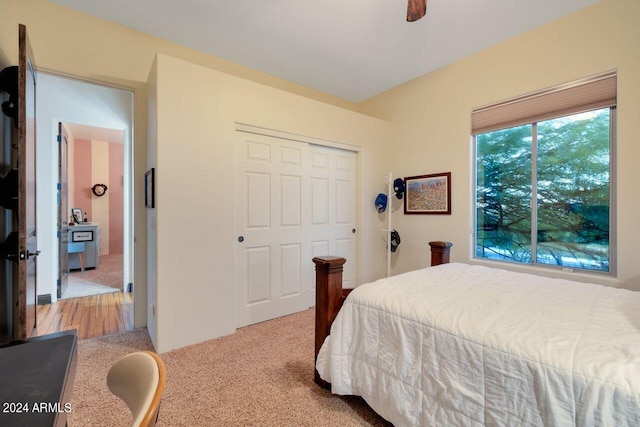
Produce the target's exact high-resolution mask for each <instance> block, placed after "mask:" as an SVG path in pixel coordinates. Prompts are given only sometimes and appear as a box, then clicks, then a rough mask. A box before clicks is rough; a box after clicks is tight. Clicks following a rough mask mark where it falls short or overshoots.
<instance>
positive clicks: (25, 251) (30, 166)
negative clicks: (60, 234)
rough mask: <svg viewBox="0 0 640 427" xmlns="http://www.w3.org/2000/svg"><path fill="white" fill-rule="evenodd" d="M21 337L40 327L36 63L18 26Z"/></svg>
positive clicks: (19, 314) (19, 309)
mask: <svg viewBox="0 0 640 427" xmlns="http://www.w3.org/2000/svg"><path fill="white" fill-rule="evenodd" d="M18 106H19V107H18V251H19V252H18V254H19V261H18V292H17V295H18V310H17V315H18V322H17V324H18V339H26V338H29V337H31V336H32V335H33V333H34V331H35V327H36V310H37V293H36V260H37V255H38V253H39V252H38V250H37V243H38V242H37V233H36V132H35V131H36V66H35V61H34V58H33V51H32V50H31V44H30V43H29V38H28V36H27V28H26V27H25V26H24V25H20V26H19V29H18Z"/></svg>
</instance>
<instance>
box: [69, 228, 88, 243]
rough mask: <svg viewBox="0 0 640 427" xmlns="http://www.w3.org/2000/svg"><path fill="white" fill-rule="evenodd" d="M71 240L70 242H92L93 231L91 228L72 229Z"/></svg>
mask: <svg viewBox="0 0 640 427" xmlns="http://www.w3.org/2000/svg"><path fill="white" fill-rule="evenodd" d="M71 241H72V242H92V241H93V231H92V230H82V231H72V232H71Z"/></svg>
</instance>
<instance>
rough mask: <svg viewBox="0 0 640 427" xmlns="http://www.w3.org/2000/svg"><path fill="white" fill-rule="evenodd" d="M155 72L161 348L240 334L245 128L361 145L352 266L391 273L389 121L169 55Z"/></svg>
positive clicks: (160, 58) (161, 59) (369, 273)
mask: <svg viewBox="0 0 640 427" xmlns="http://www.w3.org/2000/svg"><path fill="white" fill-rule="evenodd" d="M156 67H157V84H156V85H155V86H156V88H157V112H158V113H157V154H156V155H157V158H156V160H157V163H156V164H157V166H156V167H157V171H158V175H157V181H156V185H157V186H156V189H157V193H156V194H157V200H158V215H157V222H156V227H157V229H156V233H157V265H156V271H155V274H156V275H157V277H156V278H155V281H156V282H157V304H158V306H157V320H156V322H157V326H156V327H157V343H158V346H157V350H158V351H160V352H164V351H168V350H171V349H173V348H178V347H182V346H185V345H189V344H192V343H196V342H201V341H204V340H207V339H211V338H216V337H219V336H223V335H227V334H230V333H233V332H234V331H235V328H236V320H235V319H236V310H237V308H236V307H237V306H236V302H235V284H234V280H235V272H234V265H235V261H234V257H235V250H234V245H236V244H237V241H236V236H235V225H234V224H235V214H234V197H233V194H232V192H233V189H234V187H235V184H234V180H235V170H234V161H233V158H234V145H233V144H234V141H236V135H235V134H236V130H235V129H236V123H245V124H251V125H253V126H257V127H262V128H266V129H273V130H279V131H286V132H289V133H293V134H297V135H306V136H311V137H314V138H320V139H324V140H329V141H336V142H343V143H348V144H351V145H356V146H359V147H361V150H360V155H359V162H360V166H361V176H360V177H359V182H360V183H361V184H362V191H361V193H360V194H357V195H354V197H356V200H357V202H356V203H357V204H358V205H360V204H362V205H363V206H364V207H363V208H359V210H358V215H360V216H361V220H360V221H359V223H360V225H359V226H358V228H359V231H358V232H359V233H361V234H360V239H359V245H360V248H361V254H360V260H359V261H353V260H352V261H353V262H357V263H358V269H359V272H363V271H364V272H365V273H363V275H365V276H377V277H380V276H381V274H383V272H384V262H383V261H382V260H384V251H383V249H384V244H383V243H382V241H381V239H380V229H379V224H378V223H377V220H376V213H375V209H374V205H373V200H374V198H375V194H377V193H378V192H379V191H380V185H381V182H383V181H381V180H383V179H384V176H385V174H386V173H387V172H388V170H387V168H388V167H387V166H386V164H387V159H388V158H389V154H390V153H391V151H390V149H388V144H387V142H388V141H389V139H388V138H389V136H390V126H389V124H388V123H387V122H385V121H382V120H379V119H375V118H371V117H368V116H365V115H362V114H358V113H355V112H353V111H350V110H346V109H342V108H339V107H336V106H332V105H329V104H325V103H322V102H319V101H315V100H311V99H308V98H304V97H301V96H299V95H294V94H291V93H288V92H285V91H282V90H278V89H274V88H271V87H268V86H264V85H261V84H257V83H255V82H252V81H249V80H245V79H241V78H238V77H234V76H231V75H228V74H224V73H221V72H218V71H215V70H211V69H208V68H205V67H202V66H200V65H197V64H194V63H189V62H186V61H183V60H181V59H177V58H173V57H170V56H167V55H163V54H159V55H158V57H157V59H156ZM149 151H150V152H151V151H152V149H151V148H150V149H149ZM378 243H379V244H378ZM378 247H379V248H380V249H379V250H378V249H377V248H378ZM150 251H151V248H150ZM309 263H311V260H309ZM378 273H380V274H378ZM367 278H368V277H367ZM150 320H151V319H150Z"/></svg>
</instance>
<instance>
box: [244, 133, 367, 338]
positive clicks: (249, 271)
mask: <svg viewBox="0 0 640 427" xmlns="http://www.w3.org/2000/svg"><path fill="white" fill-rule="evenodd" d="M236 134H237V141H236V142H237V143H236V164H235V167H236V238H237V242H236V256H235V260H236V274H235V277H236V299H237V301H238V309H237V312H238V324H237V325H238V327H241V326H246V325H250V324H253V323H257V322H262V321H265V320H269V319H273V318H275V317H279V316H284V315H287V314H291V313H295V312H298V311H301V310H305V309H307V308H309V307H311V306H313V305H315V271H314V264H313V262H312V258H313V257H314V256H322V255H338V256H343V257H345V258H347V264H345V269H344V273H343V277H344V279H345V282H346V285H347V286H349V285H354V284H355V281H356V277H355V272H356V271H357V269H356V259H357V257H356V245H355V234H354V232H353V230H354V229H355V201H354V200H355V194H356V180H355V176H356V174H355V167H356V161H355V153H353V152H350V151H344V150H338V149H332V148H326V147H321V146H317V145H312V144H309V143H307V142H299V141H292V140H289V139H282V138H275V137H270V136H264V135H256V134H252V133H247V132H241V131H238V132H236Z"/></svg>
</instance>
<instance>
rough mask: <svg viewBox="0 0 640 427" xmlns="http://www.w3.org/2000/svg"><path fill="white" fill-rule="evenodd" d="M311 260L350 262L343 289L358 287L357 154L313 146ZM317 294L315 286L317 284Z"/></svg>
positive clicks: (311, 171) (311, 155) (347, 263)
mask: <svg viewBox="0 0 640 427" xmlns="http://www.w3.org/2000/svg"><path fill="white" fill-rule="evenodd" d="M310 157H311V168H310V184H311V186H310V189H311V226H310V228H309V237H310V244H311V254H312V257H316V256H323V255H334V256H339V257H343V258H345V259H346V260H347V262H346V263H345V264H344V267H343V268H344V270H343V272H342V286H343V287H345V288H353V287H355V285H356V272H357V270H358V269H357V265H356V263H357V257H356V232H357V230H356V208H355V207H356V203H355V199H356V194H357V193H356V153H354V152H353V151H346V150H340V149H337V148H330V147H323V146H319V145H312V146H310ZM314 290H315V282H314Z"/></svg>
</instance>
